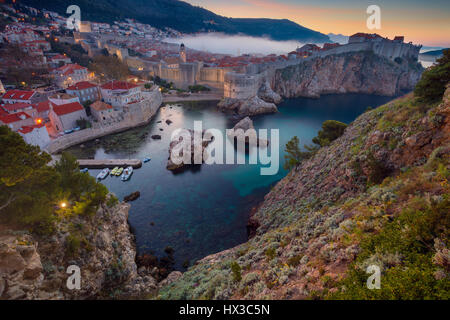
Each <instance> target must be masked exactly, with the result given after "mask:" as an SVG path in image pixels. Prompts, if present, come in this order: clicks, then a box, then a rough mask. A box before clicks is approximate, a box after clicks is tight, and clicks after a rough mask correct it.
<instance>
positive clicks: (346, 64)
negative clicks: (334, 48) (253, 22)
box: [272, 51, 423, 98]
mask: <svg viewBox="0 0 450 320" xmlns="http://www.w3.org/2000/svg"><path fill="white" fill-rule="evenodd" d="M422 71H423V68H422V67H421V66H420V65H419V64H418V63H417V62H408V61H406V60H405V59H400V60H398V61H397V62H393V61H390V60H388V59H386V58H383V57H381V56H378V55H375V54H374V53H372V52H368V51H367V52H366V51H361V52H352V53H345V54H339V55H330V56H326V57H318V58H315V59H313V60H309V61H304V62H303V63H300V64H298V65H293V66H289V67H287V68H284V69H280V70H277V71H276V73H275V76H274V78H273V79H272V88H273V89H274V91H275V92H277V93H278V94H280V95H281V96H283V97H286V98H291V97H300V96H302V97H313V98H316V97H319V96H320V95H321V94H330V93H367V94H377V95H386V96H394V95H397V94H399V93H401V92H402V91H405V90H412V89H413V88H414V86H415V84H416V83H417V81H418V80H419V79H420V76H421V73H422Z"/></svg>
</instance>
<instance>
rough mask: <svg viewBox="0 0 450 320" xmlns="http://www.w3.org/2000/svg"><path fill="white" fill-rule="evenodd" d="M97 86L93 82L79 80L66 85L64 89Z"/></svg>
mask: <svg viewBox="0 0 450 320" xmlns="http://www.w3.org/2000/svg"><path fill="white" fill-rule="evenodd" d="M95 87H97V86H96V85H95V84H93V83H90V82H88V81H80V82H77V83H76V84H74V85H72V86H70V87H68V88H67V89H66V90H83V89H89V88H95Z"/></svg>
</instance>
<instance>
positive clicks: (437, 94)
mask: <svg viewBox="0 0 450 320" xmlns="http://www.w3.org/2000/svg"><path fill="white" fill-rule="evenodd" d="M449 82H450V49H447V50H444V52H443V56H442V57H441V58H440V59H438V60H437V64H436V65H434V66H432V67H431V68H429V69H427V70H425V71H424V73H423V74H422V78H421V79H420V81H419V82H418V83H417V85H416V88H415V89H414V95H415V96H416V97H417V98H418V99H419V101H421V102H425V103H429V102H436V101H439V100H440V99H442V96H443V95H444V92H445V88H446V86H447V83H449Z"/></svg>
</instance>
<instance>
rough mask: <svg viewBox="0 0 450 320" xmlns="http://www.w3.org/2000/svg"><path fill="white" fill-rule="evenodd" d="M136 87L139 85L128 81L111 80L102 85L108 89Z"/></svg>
mask: <svg viewBox="0 0 450 320" xmlns="http://www.w3.org/2000/svg"><path fill="white" fill-rule="evenodd" d="M136 87H139V86H137V85H135V84H132V83H128V82H126V81H110V82H108V83H105V84H104V85H102V86H101V88H102V89H107V90H130V89H133V88H136Z"/></svg>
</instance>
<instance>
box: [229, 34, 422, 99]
mask: <svg viewBox="0 0 450 320" xmlns="http://www.w3.org/2000/svg"><path fill="white" fill-rule="evenodd" d="M421 47H422V46H421V45H414V44H412V43H411V42H410V43H405V42H404V37H401V36H398V37H395V38H394V39H393V40H390V39H387V38H383V37H381V36H379V35H378V34H365V33H357V34H355V35H353V36H351V37H350V38H349V43H348V44H345V45H338V44H333V45H332V46H327V44H325V45H324V48H320V47H318V46H316V45H314V44H306V45H304V46H303V47H301V48H298V49H297V50H296V51H295V52H291V53H290V54H289V58H288V59H287V60H280V61H276V62H269V63H262V64H252V65H248V66H246V68H245V71H244V72H228V73H227V74H226V75H225V82H224V97H225V98H230V99H248V98H251V97H253V96H257V95H259V96H260V97H261V98H263V99H264V96H267V94H270V95H272V94H273V93H272V92H270V91H272V90H271V88H270V83H271V82H272V78H273V75H274V73H275V71H276V70H278V69H283V68H286V67H288V66H291V65H297V64H301V63H303V62H305V61H310V60H312V59H315V58H317V57H326V56H329V55H338V54H345V53H351V52H359V51H370V52H373V53H375V54H376V55H379V56H382V57H385V58H387V59H389V60H392V61H395V60H396V59H406V60H407V61H417V59H418V56H419V51H420V49H421ZM264 100H266V99H264ZM268 100H269V101H270V100H274V99H273V98H272V99H270V98H269V99H268ZM275 100H276V99H275Z"/></svg>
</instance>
